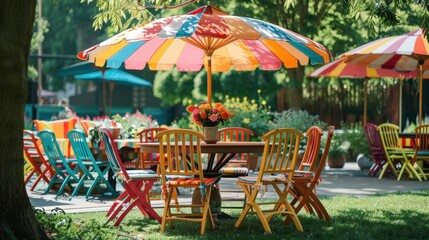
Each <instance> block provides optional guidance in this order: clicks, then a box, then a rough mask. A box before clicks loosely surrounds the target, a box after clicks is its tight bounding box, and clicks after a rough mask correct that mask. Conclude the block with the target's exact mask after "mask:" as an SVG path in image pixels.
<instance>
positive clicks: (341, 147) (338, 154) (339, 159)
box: [328, 134, 350, 168]
mask: <svg viewBox="0 0 429 240" xmlns="http://www.w3.org/2000/svg"><path fill="white" fill-rule="evenodd" d="M349 147H350V142H348V141H344V140H342V139H341V137H339V136H338V134H337V135H334V137H333V138H332V142H331V146H330V148H329V153H328V166H329V167H330V168H343V167H344V164H345V163H346V155H347V153H348V150H349Z"/></svg>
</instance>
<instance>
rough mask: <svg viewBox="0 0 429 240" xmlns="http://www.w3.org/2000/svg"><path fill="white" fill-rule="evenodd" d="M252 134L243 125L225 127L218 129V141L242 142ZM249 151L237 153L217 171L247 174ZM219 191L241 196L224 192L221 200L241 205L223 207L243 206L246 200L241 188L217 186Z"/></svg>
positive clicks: (230, 174)
mask: <svg viewBox="0 0 429 240" xmlns="http://www.w3.org/2000/svg"><path fill="white" fill-rule="evenodd" d="M251 136H253V131H252V130H250V129H247V128H243V127H225V128H221V129H219V130H218V139H219V141H220V142H242V141H250V137H251ZM249 155H250V154H249V153H237V154H236V155H235V156H234V158H232V159H231V160H229V162H228V163H227V164H226V165H225V166H224V167H222V168H221V169H220V170H219V172H220V173H222V177H238V176H247V175H248V174H249V167H248V162H247V160H248V159H249ZM217 187H218V188H219V193H220V194H221V196H222V193H227V194H234V193H235V194H236V195H239V196H242V197H240V198H237V197H229V198H228V197H226V196H225V195H226V194H223V196H222V202H242V203H243V205H242V206H223V208H240V209H242V208H244V202H246V200H245V198H246V195H245V194H244V192H243V191H242V190H241V188H240V189H239V190H238V189H237V190H222V189H220V187H219V184H217Z"/></svg>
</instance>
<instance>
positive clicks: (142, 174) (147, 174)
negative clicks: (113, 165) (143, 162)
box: [117, 170, 159, 180]
mask: <svg viewBox="0 0 429 240" xmlns="http://www.w3.org/2000/svg"><path fill="white" fill-rule="evenodd" d="M127 173H128V176H129V177H130V179H132V180H139V179H152V178H154V179H157V178H158V177H159V176H158V174H156V173H155V172H154V171H152V170H127ZM117 178H118V179H119V180H122V179H123V178H124V175H123V174H122V172H119V173H118V176H117Z"/></svg>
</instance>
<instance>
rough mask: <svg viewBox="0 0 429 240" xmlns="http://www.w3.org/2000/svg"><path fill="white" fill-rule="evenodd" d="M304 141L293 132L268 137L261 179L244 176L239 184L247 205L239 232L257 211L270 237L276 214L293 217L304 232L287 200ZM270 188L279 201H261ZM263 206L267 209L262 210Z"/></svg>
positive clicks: (277, 132)
mask: <svg viewBox="0 0 429 240" xmlns="http://www.w3.org/2000/svg"><path fill="white" fill-rule="evenodd" d="M302 138H304V136H303V135H302V133H301V132H299V131H297V130H295V129H290V128H280V129H275V130H273V131H270V132H268V133H266V134H265V135H264V137H263V140H264V142H265V147H264V153H263V155H262V162H261V165H260V169H259V174H258V176H257V177H254V176H242V177H238V180H237V184H238V185H239V186H241V188H242V189H243V191H244V192H245V194H246V198H247V201H246V206H245V207H244V209H243V212H242V213H241V215H240V217H239V218H238V220H237V222H236V223H235V225H234V227H235V228H238V227H240V225H241V224H242V222H243V220H244V218H245V217H246V216H247V214H248V213H249V211H250V209H253V210H254V211H255V212H256V215H257V216H258V218H259V221H260V222H261V224H262V227H263V228H264V231H265V232H266V233H271V228H270V226H269V223H270V221H271V220H272V218H273V216H274V215H275V214H280V215H286V216H290V217H291V218H292V220H293V222H294V223H295V227H296V229H297V230H298V231H300V232H302V231H303V229H302V225H301V222H300V221H299V219H298V217H297V215H296V213H295V211H294V209H293V207H292V206H291V205H290V203H289V200H288V199H287V196H288V193H289V191H290V189H291V187H292V186H293V175H294V172H295V165H296V160H297V157H298V151H299V145H300V141H301V139H302ZM267 186H271V187H272V188H274V190H275V192H276V193H277V195H278V198H277V199H276V200H275V201H272V200H265V201H261V200H257V197H258V194H259V192H260V191H261V190H262V191H263V190H264V189H265V188H266V187H267ZM270 205H271V206H272V207H271V208H270ZM261 206H264V208H265V209H264V210H262V209H261Z"/></svg>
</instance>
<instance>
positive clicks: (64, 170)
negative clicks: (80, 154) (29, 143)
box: [37, 129, 79, 199]
mask: <svg viewBox="0 0 429 240" xmlns="http://www.w3.org/2000/svg"><path fill="white" fill-rule="evenodd" d="M37 136H38V137H39V138H40V140H41V141H42V145H43V149H44V151H45V154H46V156H47V157H48V161H49V163H50V164H51V166H52V167H53V168H54V170H55V174H54V175H53V176H52V179H51V181H50V182H49V185H48V187H47V188H46V190H45V194H46V193H48V192H49V191H50V190H51V189H52V186H54V185H55V184H61V186H60V188H59V189H58V191H57V198H58V197H59V196H61V195H62V193H63V192H64V190H65V188H66V186H69V187H70V190H72V191H73V193H72V194H71V197H73V196H75V194H76V193H77V191H76V189H75V188H74V187H73V186H72V183H73V182H75V183H76V182H79V177H78V171H79V165H78V164H77V160H76V159H74V158H73V159H72V158H66V157H64V154H63V153H62V152H61V149H60V146H59V145H58V142H57V139H56V137H55V134H54V132H52V131H51V130H48V129H46V130H42V131H40V132H39V133H38V134H37ZM71 197H70V199H71Z"/></svg>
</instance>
